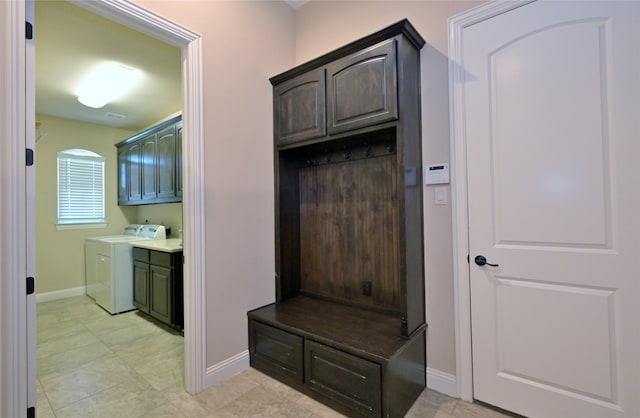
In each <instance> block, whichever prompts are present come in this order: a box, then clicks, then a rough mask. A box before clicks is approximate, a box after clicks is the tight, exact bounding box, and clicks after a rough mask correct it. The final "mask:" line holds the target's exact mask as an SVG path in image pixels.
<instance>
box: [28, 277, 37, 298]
mask: <svg viewBox="0 0 640 418" xmlns="http://www.w3.org/2000/svg"><path fill="white" fill-rule="evenodd" d="M35 291H36V281H35V279H34V278H33V277H27V295H33V293H34V292H35Z"/></svg>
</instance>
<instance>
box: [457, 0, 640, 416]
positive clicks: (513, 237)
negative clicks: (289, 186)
mask: <svg viewBox="0 0 640 418" xmlns="http://www.w3.org/2000/svg"><path fill="white" fill-rule="evenodd" d="M639 45H640V2H636V1H620V2H615V1H585V2H577V1H553V2H550V1H539V2H534V3H530V4H526V5H523V6H521V7H518V8H516V9H514V10H511V11H509V12H506V13H502V14H499V15H497V16H494V17H492V18H490V19H487V20H485V21H483V22H480V23H477V24H475V25H471V26H469V27H467V28H465V32H464V40H463V51H464V52H463V61H464V62H463V65H464V71H465V73H466V76H465V86H464V96H465V100H466V101H465V105H464V110H465V112H466V125H465V130H466V146H467V150H466V152H467V174H468V178H467V185H468V209H469V212H468V213H469V215H468V216H469V249H470V265H469V268H470V286H471V316H472V320H471V326H472V341H473V344H472V346H473V348H472V350H473V391H474V398H476V399H478V400H481V401H485V402H487V403H490V404H494V405H497V406H499V407H502V408H505V409H508V410H511V411H514V412H517V413H520V414H524V415H527V416H532V417H581V418H584V417H598V418H601V417H619V416H620V417H622V416H625V417H638V416H640V383H639V382H640V368H639V367H638V365H639V364H640V362H639V361H638V356H639V355H640V337H639V330H640V326H638V323H637V321H638V320H639V319H640V308H639V307H640V268H639V267H640V265H639V259H640V220H639V216H640V186H639V185H638V179H639V178H640V170H639V168H638V167H640V124H639V122H638V121H639V120H640V105H639V98H640V52H639V51H640V47H639ZM478 255H482V256H485V257H486V259H487V260H488V262H489V263H492V264H498V266H496V267H493V266H490V265H483V266H480V265H477V264H476V263H475V262H474V258H475V257H476V256H478Z"/></svg>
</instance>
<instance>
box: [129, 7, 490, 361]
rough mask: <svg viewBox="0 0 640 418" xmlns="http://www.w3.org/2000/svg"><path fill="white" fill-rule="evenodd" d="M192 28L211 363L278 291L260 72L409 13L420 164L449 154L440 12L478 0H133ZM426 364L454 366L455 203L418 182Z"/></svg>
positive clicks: (267, 91)
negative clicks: (416, 61)
mask: <svg viewBox="0 0 640 418" xmlns="http://www.w3.org/2000/svg"><path fill="white" fill-rule="evenodd" d="M136 2H138V3H140V4H141V5H142V6H144V7H146V8H148V9H150V10H152V11H154V12H156V13H158V14H160V15H161V16H164V17H166V18H168V19H170V20H172V21H175V22H177V23H179V24H181V25H184V26H185V27H187V28H189V29H191V30H193V31H196V32H198V33H200V34H201V35H202V37H203V47H204V72H205V80H204V83H205V92H204V100H205V102H204V108H205V156H204V157H205V160H206V164H205V165H206V168H205V172H204V173H203V175H204V176H205V195H206V205H207V207H206V212H207V213H206V219H207V224H206V234H207V249H206V250H207V260H206V269H207V270H206V271H207V279H206V286H207V289H206V291H207V320H206V324H207V325H206V326H207V364H208V365H213V364H216V363H218V362H220V361H223V360H225V359H227V358H229V357H230V356H233V355H235V354H238V353H239V352H242V351H243V350H245V349H246V347H247V333H246V316H245V314H246V311H247V310H248V309H252V308H255V307H257V306H261V305H264V304H266V303H269V302H271V301H273V299H274V283H273V270H274V262H273V162H272V145H271V141H272V138H271V136H272V119H271V118H272V116H271V110H272V101H271V86H270V85H269V82H268V78H269V77H270V76H273V75H275V74H278V73H280V72H282V71H286V70H288V69H289V68H291V67H293V66H294V65H295V64H300V63H302V62H305V61H307V60H309V59H312V58H315V57H317V56H318V55H321V54H324V53H326V52H328V51H330V50H332V49H335V48H337V47H339V46H342V45H343V44H345V43H348V42H351V41H353V40H355V39H356V38H359V37H362V36H366V35H368V34H370V33H372V32H374V31H376V30H379V29H381V28H383V27H385V26H387V25H389V24H391V23H394V22H396V21H398V20H400V19H402V18H404V17H408V18H409V19H410V20H411V22H412V23H413V24H414V26H416V28H417V29H418V31H419V32H420V33H421V34H422V36H423V37H424V38H425V39H426V41H427V43H428V44H427V45H426V46H425V47H424V48H423V50H422V63H423V64H422V85H421V89H422V111H423V144H424V146H423V149H424V162H425V164H432V163H439V162H448V161H449V122H448V120H449V119H448V116H449V115H448V106H449V105H448V79H447V65H448V63H447V57H446V55H447V19H448V18H449V17H450V16H453V15H455V14H457V13H459V12H461V11H463V10H467V9H469V8H471V7H473V6H475V5H477V4H479V3H480V2H462V1H441V2H440V1H409V2H401V1H372V2H362V1H354V2H350V1H335V2H334V1H318V0H313V1H311V2H309V3H307V4H305V5H304V6H302V7H301V8H299V9H297V10H296V11H295V12H294V11H293V10H292V9H290V8H289V7H288V6H287V5H286V4H284V3H283V2H277V1H264V2H263V1H255V2H250V1H242V2H238V1H216V2H198V1H188V2H187V1H181V2H177V1H163V2H156V1H151V0H136ZM425 237H426V238H425V254H426V259H425V260H426V283H427V321H428V323H429V330H428V353H427V357H428V360H427V361H428V366H429V367H432V368H435V369H438V370H441V371H443V372H446V373H451V374H455V353H454V348H455V344H454V311H453V278H452V252H451V206H450V205H446V206H435V205H434V204H433V190H432V187H425Z"/></svg>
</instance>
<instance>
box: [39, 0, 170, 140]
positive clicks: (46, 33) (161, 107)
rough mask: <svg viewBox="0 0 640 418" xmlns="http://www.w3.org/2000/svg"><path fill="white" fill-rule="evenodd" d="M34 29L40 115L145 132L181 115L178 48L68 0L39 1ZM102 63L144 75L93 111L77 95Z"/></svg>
mask: <svg viewBox="0 0 640 418" xmlns="http://www.w3.org/2000/svg"><path fill="white" fill-rule="evenodd" d="M34 28H35V41H36V42H35V45H36V47H35V49H36V112H37V113H41V114H46V115H52V116H57V117H61V118H66V119H73V120H79V121H85V122H91V123H95V124H99V125H107V126H113V127H118V128H124V129H130V130H142V129H143V128H146V127H148V126H151V125H153V124H154V123H156V122H158V121H160V120H162V119H164V118H165V117H166V116H169V115H171V114H174V113H176V112H179V111H181V109H182V76H181V58H180V56H181V51H180V49H179V48H177V47H175V46H172V45H169V44H166V43H164V42H161V41H159V40H157V39H155V38H152V37H149V36H147V35H144V34H142V33H140V32H137V31H135V30H133V29H130V28H128V27H126V26H123V25H120V24H118V23H115V22H112V21H110V20H108V19H105V18H103V17H100V16H98V15H95V14H93V13H91V12H89V11H86V10H84V9H82V8H80V7H78V6H75V5H73V4H71V3H69V2H66V1H43V0H37V1H36V20H35V25H34ZM103 61H115V62H118V63H120V64H123V65H126V66H128V67H134V68H137V69H139V70H141V71H142V72H143V73H144V74H145V76H144V78H143V80H142V81H141V82H140V83H139V84H138V85H137V86H136V87H134V88H133V89H132V90H131V91H130V92H129V93H128V94H126V95H125V96H124V97H121V98H118V99H116V100H114V101H113V102H111V103H108V104H107V105H105V106H104V107H102V108H100V109H93V108H89V107H86V106H84V105H82V104H80V102H78V100H77V95H76V93H75V91H76V88H77V85H78V83H79V81H80V80H81V78H82V77H83V76H84V75H85V74H86V73H87V71H89V70H90V69H91V68H92V67H93V66H95V65H96V64H98V63H100V62H103ZM114 115H122V116H124V118H122V119H119V118H118V117H116V116H114ZM43 129H45V130H46V127H43Z"/></svg>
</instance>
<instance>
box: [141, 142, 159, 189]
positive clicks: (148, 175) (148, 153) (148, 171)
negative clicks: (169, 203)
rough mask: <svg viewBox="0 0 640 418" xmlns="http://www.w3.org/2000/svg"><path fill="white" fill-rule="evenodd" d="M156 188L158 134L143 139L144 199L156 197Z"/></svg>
mask: <svg viewBox="0 0 640 418" xmlns="http://www.w3.org/2000/svg"><path fill="white" fill-rule="evenodd" d="M156 197H157V190H156V135H155V134H153V135H150V136H149V137H147V138H145V139H143V140H142V199H144V200H148V199H155V198H156Z"/></svg>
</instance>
